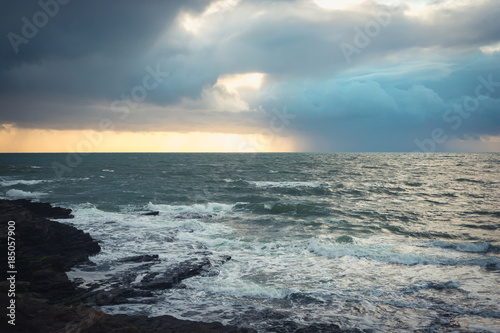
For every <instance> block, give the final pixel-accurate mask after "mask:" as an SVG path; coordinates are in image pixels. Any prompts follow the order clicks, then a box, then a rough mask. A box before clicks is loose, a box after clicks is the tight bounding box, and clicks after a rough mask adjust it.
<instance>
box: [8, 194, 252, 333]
mask: <svg viewBox="0 0 500 333" xmlns="http://www.w3.org/2000/svg"><path fill="white" fill-rule="evenodd" d="M70 213H71V211H70V210H65V209H62V208H60V209H59V208H57V207H52V206H51V205H50V204H44V203H42V204H40V203H31V202H29V201H27V200H14V201H8V200H0V251H1V252H2V253H7V231H8V229H7V226H8V221H15V222H16V224H15V228H16V229H15V237H16V249H17V253H16V267H15V268H16V270H17V272H18V274H17V276H16V287H17V288H18V289H17V290H16V326H12V325H9V324H8V323H7V320H1V321H0V332H2V333H3V332H6V333H8V332H34V333H35V332H39V333H45V332H47V333H48V332H84V333H98V332H121V333H126V332H140V333H154V332H157V333H159V332H167V333H168V332H172V333H173V332H177V333H187V332H200V333H204V332H214V333H215V332H221V333H226V332H227V333H229V332H235V333H236V332H255V331H253V330H248V329H244V328H237V327H226V326H223V325H222V324H220V323H201V322H192V321H184V320H179V319H176V318H173V317H170V316H161V317H154V318H148V317H146V316H127V315H115V316H111V315H108V314H105V313H103V312H102V311H100V310H94V309H92V308H89V307H85V306H81V305H80V306H71V307H70V306H65V304H66V305H67V304H81V302H82V301H84V302H88V303H90V304H93V305H107V304H121V303H128V301H129V299H131V298H134V299H139V300H140V299H141V298H144V300H143V301H142V302H144V303H146V302H150V301H151V300H154V294H153V292H152V291H151V290H144V289H140V288H134V287H132V286H131V284H132V282H133V281H134V280H135V278H136V277H137V274H138V272H140V270H145V269H149V268H150V267H151V265H153V264H155V262H156V261H158V256H157V255H145V256H134V257H128V258H124V259H122V262H124V263H127V264H130V265H132V266H133V264H138V266H137V267H135V268H134V269H135V270H134V269H132V270H131V271H128V272H125V273H124V274H123V276H122V277H121V278H119V279H117V280H116V282H115V283H114V288H111V289H110V290H102V289H100V288H102V286H101V285H100V284H99V283H93V284H92V285H91V286H90V287H89V288H88V289H82V288H78V287H77V283H74V282H71V281H70V280H69V279H68V277H67V275H66V273H65V272H66V271H68V270H69V269H71V268H72V267H73V266H74V265H77V264H82V263H89V262H88V257H89V255H92V254H96V253H98V252H99V251H100V247H99V245H98V243H97V242H96V241H94V240H93V239H92V238H91V237H90V235H88V234H86V233H84V232H83V231H81V230H78V229H76V228H75V227H73V226H70V225H66V224H62V223H58V222H54V221H50V220H47V219H46V218H45V217H49V216H50V217H54V218H68V217H71V215H70ZM0 266H2V267H7V256H0ZM210 266H211V264H210V261H209V260H208V259H207V258H203V259H200V260H194V261H186V262H183V263H181V264H179V265H178V266H176V267H174V269H173V270H172V271H169V272H165V273H163V274H161V275H160V274H159V273H157V274H153V273H152V274H151V275H150V280H151V281H155V280H156V281H157V284H161V281H160V280H161V279H163V281H164V282H163V283H164V285H168V284H169V283H170V285H171V287H172V286H173V285H174V284H175V283H178V282H179V281H181V280H182V279H186V278H188V277H192V276H195V275H197V274H201V273H202V272H203V271H204V270H206V269H208V268H210ZM86 269H87V270H92V269H96V266H95V265H94V266H90V265H88V266H87V267H86ZM0 279H1V280H2V281H5V280H6V270H3V271H2V272H1V273H0ZM158 279H160V280H158ZM167 281H169V282H168V283H167ZM80 283H81V282H80ZM123 283H125V285H124V284H123ZM5 288H8V285H7V284H5V283H1V284H0V291H4V289H5ZM40 297H43V299H42V298H40ZM8 302H9V298H8V296H7V292H0V304H1V305H2V307H3V306H6V305H7V304H8ZM139 302H141V301H139ZM4 309H5V308H4Z"/></svg>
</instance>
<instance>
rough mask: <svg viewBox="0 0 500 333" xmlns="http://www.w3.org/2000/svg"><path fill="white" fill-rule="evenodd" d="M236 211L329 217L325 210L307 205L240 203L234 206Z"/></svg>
mask: <svg viewBox="0 0 500 333" xmlns="http://www.w3.org/2000/svg"><path fill="white" fill-rule="evenodd" d="M234 209H235V210H246V211H250V212H252V213H256V214H276V215H278V214H286V213H288V214H298V215H302V214H304V215H328V211H327V210H326V209H325V208H322V207H318V206H314V205H311V204H307V203H281V202H278V203H274V204H265V203H248V202H239V203H237V204H236V205H234Z"/></svg>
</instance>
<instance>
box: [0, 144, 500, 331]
mask: <svg viewBox="0 0 500 333" xmlns="http://www.w3.org/2000/svg"><path fill="white" fill-rule="evenodd" d="M67 157H68V155H66V154H0V196H1V197H4V198H10V199H14V198H31V199H35V200H40V201H49V202H51V203H53V204H56V205H59V206H63V207H68V208H71V209H73V210H74V215H75V218H74V219H72V220H67V221H64V220H61V222H64V223H71V224H73V225H75V226H77V227H78V228H80V229H82V230H84V231H86V232H89V233H90V234H91V235H92V237H94V238H95V239H97V240H99V241H100V242H101V247H102V251H101V253H100V254H98V255H96V256H94V257H92V258H91V259H92V261H93V262H95V263H96V264H97V267H99V268H100V269H99V271H97V272H88V271H85V270H80V269H74V270H73V271H72V272H70V273H69V275H70V277H72V278H75V279H82V281H85V282H87V283H91V282H92V281H98V280H100V279H103V278H104V276H105V275H106V274H110V275H112V274H114V273H116V271H117V270H119V269H120V267H117V266H116V265H115V264H113V263H114V262H116V260H117V259H119V258H123V257H126V256H131V255H138V254H158V255H159V256H160V258H161V259H162V260H163V262H179V261H182V260H185V259H186V258H191V257H194V256H196V255H197V253H198V252H197V251H198V250H197V249H199V248H203V249H205V250H206V252H209V253H210V255H213V256H214V257H215V256H220V255H230V256H231V257H232V259H231V260H230V261H229V262H227V263H225V264H224V265H222V266H220V267H219V268H218V269H219V274H218V275H215V274H213V276H197V277H193V278H190V279H187V280H184V281H183V282H184V284H185V285H186V288H185V289H170V290H164V291H161V292H159V293H158V294H157V295H156V298H155V301H154V302H153V303H150V304H142V303H141V302H134V300H131V301H130V303H129V304H123V305H116V306H106V307H103V310H105V311H107V312H109V313H136V314H137V313H140V314H147V315H149V316H159V315H163V314H169V315H173V316H176V317H178V318H183V319H189V320H203V321H220V322H222V323H224V324H232V325H242V326H245V327H253V328H255V329H257V330H259V331H260V332H274V331H277V330H279V329H281V331H283V332H285V331H286V327H290V325H289V324H290V322H294V323H295V324H296V325H299V327H300V325H303V326H307V325H310V324H314V323H316V324H318V323H335V324H337V325H339V326H341V327H342V328H345V329H349V328H357V329H359V330H362V331H365V332H398V331H399V332H407V331H416V330H420V331H426V332H434V331H435V332H453V331H473V332H500V190H499V186H500V154H308V153H304V154H90V155H85V156H82V160H81V163H78V162H80V161H76V162H75V160H71V159H69V161H70V165H71V166H69V165H68V164H67V162H66V158H67ZM54 162H56V163H59V164H54ZM53 165H58V166H59V167H58V169H59V171H58V172H55V171H57V170H54V168H53ZM61 165H62V166H64V172H61ZM152 210H154V211H159V212H160V214H159V215H158V216H141V215H140V214H141V213H143V212H147V211H152ZM153 269H154V268H153ZM156 269H161V267H160V268H156ZM139 279H140V277H139ZM287 325H288V326H287ZM295 327H297V326H295Z"/></svg>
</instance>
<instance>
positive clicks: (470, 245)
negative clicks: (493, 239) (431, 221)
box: [428, 240, 491, 253]
mask: <svg viewBox="0 0 500 333" xmlns="http://www.w3.org/2000/svg"><path fill="white" fill-rule="evenodd" d="M428 245H430V246H432V247H439V248H444V249H452V250H455V251H459V252H471V253H485V252H488V249H489V248H490V247H491V243H488V242H445V241H440V240H432V241H430V242H429V243H428Z"/></svg>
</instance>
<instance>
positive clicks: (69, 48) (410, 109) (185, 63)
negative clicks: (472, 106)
mask: <svg viewBox="0 0 500 333" xmlns="http://www.w3.org/2000/svg"><path fill="white" fill-rule="evenodd" d="M42 1H45V2H44V3H49V2H50V3H54V1H55V0H53V1H52V2H51V0H42ZM417 4H420V5H418V6H416V5H415V2H410V1H402V2H401V3H400V4H399V5H393V4H389V2H386V1H382V0H380V1H364V2H361V1H358V2H356V3H355V4H352V5H351V4H350V5H346V6H343V7H342V8H338V7H335V8H333V9H331V8H330V9H329V8H325V7H328V6H323V7H322V6H318V4H317V2H314V1H309V0H290V1H277V0H270V1H257V0H240V1H237V0H220V1H212V2H210V3H208V2H206V1H201V0H190V1H148V2H146V3H138V2H136V1H131V0H126V1H125V3H123V4H121V5H120V6H117V5H116V4H114V3H112V2H110V1H97V0H91V1H85V2H78V1H70V2H69V3H68V4H66V5H60V6H59V8H58V13H57V15H54V17H51V18H50V19H49V21H48V23H47V24H46V25H45V26H43V27H41V28H40V29H39V31H38V33H37V35H36V36H35V37H33V38H31V39H29V42H28V43H27V44H20V45H19V52H18V53H17V54H16V53H15V52H14V50H13V48H12V46H11V45H10V43H9V39H8V38H3V39H2V42H1V43H2V44H1V51H0V123H9V124H14V125H15V126H17V127H22V128H44V129H95V128H96V126H98V124H99V121H100V120H101V119H103V118H110V119H112V120H113V123H114V125H115V128H116V130H120V131H159V130H160V131H161V130H165V131H171V130H176V131H181V132H190V131H200V130H202V131H211V132H223V133H238V132H242V133H258V132H259V131H261V130H262V128H266V127H267V126H268V121H269V117H270V114H271V112H272V110H273V109H282V108H283V106H286V107H287V108H288V110H289V111H290V112H291V113H293V114H294V115H296V116H297V118H296V120H295V121H292V122H291V123H290V124H289V125H288V126H287V131H286V132H283V133H280V135H285V134H286V133H294V134H296V135H298V136H300V137H307V138H309V139H308V140H307V149H310V150H413V148H414V146H415V144H414V140H415V139H417V138H425V137H427V136H428V135H429V132H431V131H432V129H434V128H436V127H448V130H447V133H448V134H449V136H450V137H456V138H464V137H465V136H472V137H480V136H481V135H491V136H497V135H499V134H500V130H499V124H500V120H499V116H498V110H499V108H498V101H499V99H500V88H499V89H496V87H495V91H494V92H493V93H490V96H489V97H488V98H485V99H482V100H481V105H480V109H481V111H480V112H477V113H475V114H474V116H470V117H469V118H467V119H465V118H464V119H463V122H462V124H461V125H460V127H459V128H458V129H449V125H450V124H449V123H446V122H444V120H443V114H445V113H446V112H447V111H448V110H452V109H453V107H454V105H455V104H461V103H463V101H464V99H466V98H467V96H473V95H474V93H475V89H476V86H477V84H478V77H479V76H483V77H487V76H488V75H490V74H491V75H492V77H493V79H494V80H495V81H500V72H499V70H498V68H499V66H498V64H499V59H500V58H499V52H498V50H497V45H498V43H499V42H500V37H499V36H500V23H499V21H498V20H497V18H498V17H499V16H500V8H499V7H498V6H497V3H496V1H493V0H481V1H475V2H473V1H469V0H461V1H439V2H430V1H429V2H422V1H420V2H417ZM6 6H7V10H6V11H4V12H3V13H2V14H1V15H2V19H1V20H0V22H1V23H0V28H1V31H2V33H3V34H4V36H7V34H8V33H9V32H14V33H16V34H22V31H21V30H22V26H23V21H22V20H21V19H22V17H26V18H27V19H28V20H32V19H33V14H34V13H37V12H38V11H40V10H41V7H40V5H39V4H38V3H37V2H36V1H27V0H25V1H17V2H11V3H9V4H6ZM377 24H378V28H377ZM370 29H372V30H370ZM374 29H375V30H374ZM361 41H362V43H361ZM343 43H344V44H343ZM341 45H350V46H352V47H354V48H355V49H356V51H355V52H354V53H351V55H350V59H349V60H350V61H347V59H346V55H345V50H344V51H343V50H342V48H341V47H340V46H341ZM485 50H486V51H485ZM147 66H150V67H151V68H161V71H163V72H165V73H166V72H168V74H169V75H168V77H165V78H164V80H163V81H162V82H161V84H159V85H158V87H157V88H155V89H154V90H151V91H149V90H148V91H147V98H145V100H143V101H141V102H140V103H138V106H137V107H134V108H131V109H130V110H129V113H128V116H127V117H126V118H125V119H121V118H120V117H119V114H117V112H116V110H113V107H112V105H113V102H114V101H116V100H123V99H124V98H130V95H131V93H132V91H133V89H134V87H137V86H141V85H142V84H143V79H144V77H145V75H147V73H148V72H147V70H146V67H147ZM252 73H259V75H260V77H259V78H260V81H259V84H258V86H257V87H255V88H252V87H250V86H244V85H243V86H241V85H240V86H238V85H236V86H235V85H234V82H233V85H232V86H231V82H229V81H228V78H232V79H233V80H235V78H236V77H238V78H240V80H242V78H244V77H246V76H248V75H252ZM234 87H236V88H234ZM124 96H125V97H124ZM127 96H129V97H127Z"/></svg>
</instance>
